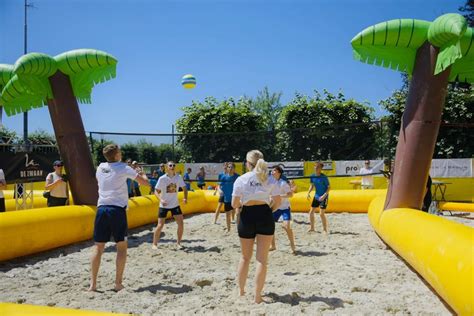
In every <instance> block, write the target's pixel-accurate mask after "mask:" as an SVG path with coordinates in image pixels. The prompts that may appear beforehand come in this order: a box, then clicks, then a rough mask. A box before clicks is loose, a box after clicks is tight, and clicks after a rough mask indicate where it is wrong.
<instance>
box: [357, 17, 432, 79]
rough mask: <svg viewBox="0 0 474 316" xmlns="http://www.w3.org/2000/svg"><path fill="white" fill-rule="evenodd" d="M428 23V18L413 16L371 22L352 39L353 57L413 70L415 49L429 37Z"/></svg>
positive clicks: (386, 65) (371, 62) (370, 62)
mask: <svg viewBox="0 0 474 316" xmlns="http://www.w3.org/2000/svg"><path fill="white" fill-rule="evenodd" d="M429 26H430V23H429V22H427V21H422V20H414V19H398V20H391V21H386V22H382V23H379V24H376V25H373V26H370V27H368V28H366V29H364V30H363V31H362V32H360V33H359V34H357V35H356V36H355V37H354V38H353V39H352V41H351V44H352V47H353V50H354V58H355V59H356V60H359V61H361V62H365V63H368V64H375V65H378V66H382V67H386V68H391V69H394V70H399V71H404V72H407V73H409V74H411V73H412V71H413V65H414V63H415V56H416V51H417V50H418V48H419V47H420V46H421V45H423V43H424V42H425V41H426V37H427V33H428V29H429Z"/></svg>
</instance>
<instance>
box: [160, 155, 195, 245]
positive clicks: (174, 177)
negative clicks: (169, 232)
mask: <svg viewBox="0 0 474 316" xmlns="http://www.w3.org/2000/svg"><path fill="white" fill-rule="evenodd" d="M175 166H176V165H175V163H174V162H173V161H169V162H168V164H167V167H168V168H167V170H166V174H164V175H162V176H161V177H160V178H159V179H158V182H157V183H156V186H155V195H156V197H157V198H158V199H159V200H160V208H159V211H158V225H157V226H156V229H155V233H154V234H153V245H152V249H154V250H156V249H158V241H160V235H161V230H162V229H163V227H164V226H165V222H166V216H167V215H168V212H171V215H173V217H174V219H175V221H176V224H178V232H177V235H178V238H177V240H176V243H177V247H178V249H182V248H183V246H182V245H181V239H182V238H183V232H184V221H183V213H182V212H181V208H180V207H179V201H178V191H179V188H183V193H184V198H183V203H184V204H186V203H187V199H188V190H187V189H186V184H185V183H184V180H183V178H181V176H180V175H179V174H176V172H175V170H174V168H175Z"/></svg>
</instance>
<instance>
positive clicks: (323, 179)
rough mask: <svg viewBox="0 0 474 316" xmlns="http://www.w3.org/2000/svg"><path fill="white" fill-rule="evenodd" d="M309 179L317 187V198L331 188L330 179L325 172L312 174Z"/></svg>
mask: <svg viewBox="0 0 474 316" xmlns="http://www.w3.org/2000/svg"><path fill="white" fill-rule="evenodd" d="M309 181H310V182H311V184H313V185H314V187H315V188H316V194H315V198H320V197H321V195H323V194H324V193H326V192H327V190H328V188H329V179H328V177H327V176H326V175H325V174H324V173H321V175H319V176H317V175H315V174H312V175H311V177H310V178H309Z"/></svg>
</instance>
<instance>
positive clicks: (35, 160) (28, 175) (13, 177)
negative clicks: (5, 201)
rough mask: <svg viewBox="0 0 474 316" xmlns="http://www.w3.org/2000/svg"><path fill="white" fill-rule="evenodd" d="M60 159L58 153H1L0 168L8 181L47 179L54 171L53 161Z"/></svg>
mask: <svg viewBox="0 0 474 316" xmlns="http://www.w3.org/2000/svg"><path fill="white" fill-rule="evenodd" d="M58 159H59V155H58V154H56V153H48V154H45V153H32V152H29V153H24V152H23V153H21V152H17V153H12V152H2V153H1V154H0V169H3V172H4V173H5V179H6V181H7V183H15V182H35V181H45V179H46V176H47V175H48V173H50V172H52V171H53V162H54V161H55V160H58Z"/></svg>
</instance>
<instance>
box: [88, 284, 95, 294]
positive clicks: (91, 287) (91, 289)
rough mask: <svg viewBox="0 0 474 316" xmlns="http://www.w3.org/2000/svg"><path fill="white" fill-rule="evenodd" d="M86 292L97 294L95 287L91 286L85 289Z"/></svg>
mask: <svg viewBox="0 0 474 316" xmlns="http://www.w3.org/2000/svg"><path fill="white" fill-rule="evenodd" d="M87 291H89V292H97V286H96V285H91V286H89V288H88V289H87Z"/></svg>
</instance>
